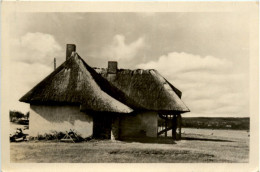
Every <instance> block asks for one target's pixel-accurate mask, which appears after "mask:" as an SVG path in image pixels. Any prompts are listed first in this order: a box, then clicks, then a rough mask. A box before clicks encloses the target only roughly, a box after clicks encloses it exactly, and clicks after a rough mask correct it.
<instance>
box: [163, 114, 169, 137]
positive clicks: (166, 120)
mask: <svg viewBox="0 0 260 172" xmlns="http://www.w3.org/2000/svg"><path fill="white" fill-rule="evenodd" d="M167 122H168V115H166V119H165V129H166V128H167ZM164 136H165V137H167V131H166V132H165V133H164Z"/></svg>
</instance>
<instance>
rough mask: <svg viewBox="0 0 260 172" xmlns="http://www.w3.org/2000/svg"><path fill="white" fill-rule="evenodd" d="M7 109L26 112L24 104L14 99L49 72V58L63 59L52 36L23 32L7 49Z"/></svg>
mask: <svg viewBox="0 0 260 172" xmlns="http://www.w3.org/2000/svg"><path fill="white" fill-rule="evenodd" d="M10 50H11V51H10V55H11V58H10V62H11V63H10V68H9V70H10V71H9V75H10V90H11V92H10V108H11V109H14V110H15V109H16V110H21V111H23V112H26V111H28V110H29V106H28V104H25V103H21V102H19V101H18V100H19V99H20V98H21V97H22V96H23V95H24V94H25V93H26V92H28V91H29V90H30V89H31V88H33V87H34V86H35V85H36V84H37V83H38V82H40V81H41V80H42V79H43V78H45V77H46V76H47V75H48V74H50V73H51V72H52V71H53V63H52V62H53V58H54V57H61V56H64V55H63V54H64V53H63V52H62V48H61V47H60V45H59V44H58V42H57V41H56V40H55V38H54V37H53V36H52V35H49V34H45V33H39V32H37V33H26V34H25V35H23V36H21V37H20V38H19V39H13V40H12V41H11V46H10Z"/></svg>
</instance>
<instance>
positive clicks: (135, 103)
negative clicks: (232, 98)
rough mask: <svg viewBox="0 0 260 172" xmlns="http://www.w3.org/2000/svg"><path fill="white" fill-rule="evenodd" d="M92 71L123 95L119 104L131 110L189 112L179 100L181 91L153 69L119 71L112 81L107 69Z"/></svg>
mask: <svg viewBox="0 0 260 172" xmlns="http://www.w3.org/2000/svg"><path fill="white" fill-rule="evenodd" d="M94 69H95V70H96V72H97V73H99V74H101V75H102V76H103V77H104V78H106V79H108V80H109V82H110V83H111V84H112V85H113V86H115V87H116V88H118V89H119V90H121V91H122V92H123V93H124V98H122V100H121V102H123V103H125V104H126V105H128V106H129V107H132V108H133V109H135V108H138V109H145V110H153V111H161V112H165V113H173V112H176V111H177V112H181V113H183V112H189V109H188V107H187V106H186V105H185V104H184V103H183V102H182V100H181V99H180V98H181V94H182V93H181V91H179V90H178V89H177V88H175V87H174V86H173V85H172V84H170V83H169V82H168V81H167V80H166V79H165V78H163V77H162V76H161V75H160V74H159V73H158V72H157V71H156V70H154V69H150V70H141V69H137V70H127V69H119V70H118V71H117V74H116V76H115V78H114V79H112V80H111V79H109V76H108V75H109V74H108V73H107V69H104V68H94Z"/></svg>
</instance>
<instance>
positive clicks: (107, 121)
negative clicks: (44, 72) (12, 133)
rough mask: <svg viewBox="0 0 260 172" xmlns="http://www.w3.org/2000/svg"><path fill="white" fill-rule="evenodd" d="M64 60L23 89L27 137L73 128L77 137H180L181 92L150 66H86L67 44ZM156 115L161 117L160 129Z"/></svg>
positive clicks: (183, 109) (186, 109)
mask: <svg viewBox="0 0 260 172" xmlns="http://www.w3.org/2000/svg"><path fill="white" fill-rule="evenodd" d="M66 54H67V57H66V61H65V62H64V63H63V64H61V65H60V66H59V67H58V68H57V69H55V70H54V71H53V72H52V73H51V74H50V75H48V76H47V77H46V78H45V79H43V80H42V81H41V82H40V83H39V84H37V85H36V86H35V87H34V88H32V89H31V90H30V91H29V92H28V93H26V94H25V95H24V96H23V97H22V98H21V99H20V101H21V102H26V103H30V124H29V130H30V135H31V136H37V135H38V134H45V133H50V132H53V131H59V132H65V131H69V130H70V129H74V130H76V131H77V132H78V133H80V134H81V135H82V136H83V137H88V136H93V137H95V138H107V139H110V138H111V139H124V138H128V137H144V136H147V137H157V136H158V135H160V134H162V133H167V131H168V130H172V133H173V137H174V138H178V137H180V131H179V134H176V129H177V128H179V129H180V120H181V113H185V112H189V109H188V108H187V106H186V105H185V104H184V103H183V102H182V100H181V94H182V93H181V91H180V90H178V89H177V88H175V87H174V86H173V85H172V84H171V83H169V82H168V81H167V80H166V79H165V78H164V77H162V76H161V75H160V74H159V73H158V72H157V71H156V70H154V69H151V70H142V69H137V70H126V69H118V68H117V62H108V68H92V67H90V66H89V65H88V64H87V63H86V62H85V61H84V60H83V59H82V58H81V57H80V56H79V55H78V54H77V53H76V46H75V45H73V44H68V45H67V53H66ZM158 118H162V119H164V120H165V124H164V126H165V127H164V128H163V129H162V131H159V129H158Z"/></svg>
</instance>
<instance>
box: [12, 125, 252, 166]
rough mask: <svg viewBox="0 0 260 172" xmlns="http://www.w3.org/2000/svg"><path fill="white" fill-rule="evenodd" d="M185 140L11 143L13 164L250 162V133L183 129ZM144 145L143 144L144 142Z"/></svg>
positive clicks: (162, 138) (161, 138)
mask: <svg viewBox="0 0 260 172" xmlns="http://www.w3.org/2000/svg"><path fill="white" fill-rule="evenodd" d="M182 131H183V140H181V141H176V142H173V141H172V140H171V138H164V137H160V138H158V139H146V140H143V139H142V140H128V141H110V140H106V141H104V140H103V141H97V140H92V141H89V142H83V143H61V142H55V141H38V142H34V141H30V142H21V143H11V161H12V162H46V163H51V162H71V163H84V162H120V163H121V162H123V163H124V162H132V163H142V162H146V163H159V162H160V163H162V162H165V163H182V162H183V163H188V162H214V163H215V162H248V156H249V136H248V133H247V131H235V130H207V129H205V130H204V129H183V130H182ZM141 142H142V143H141Z"/></svg>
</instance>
